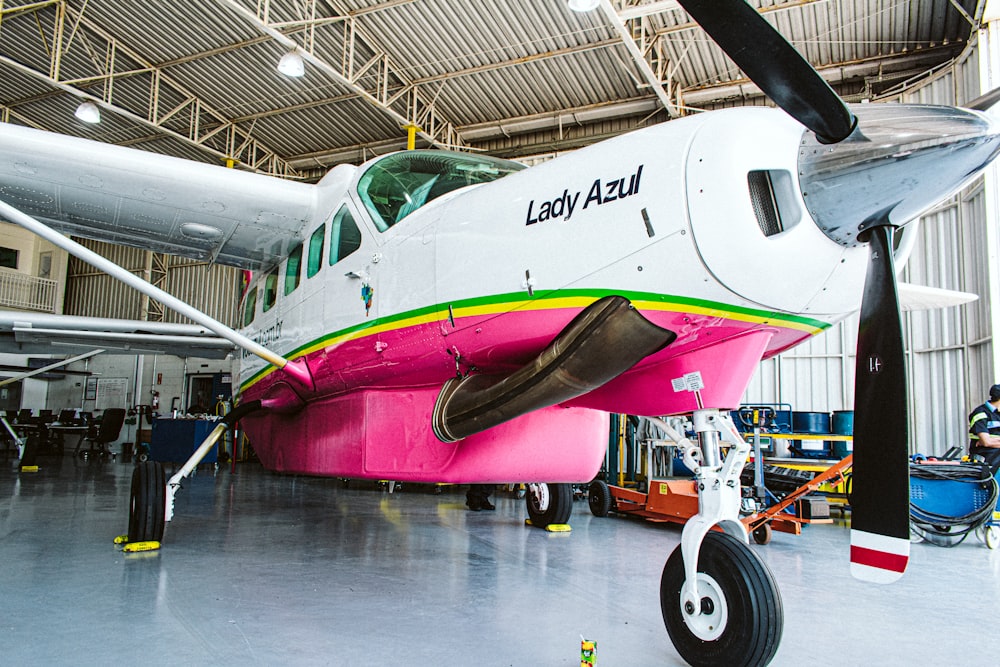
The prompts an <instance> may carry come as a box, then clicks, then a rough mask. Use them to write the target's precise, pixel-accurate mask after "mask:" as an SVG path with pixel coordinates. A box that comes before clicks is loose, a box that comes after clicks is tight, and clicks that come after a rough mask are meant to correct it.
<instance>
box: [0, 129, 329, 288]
mask: <svg viewBox="0 0 1000 667" xmlns="http://www.w3.org/2000/svg"><path fill="white" fill-rule="evenodd" d="M0 199H2V200H3V201H5V202H7V203H8V204H10V205H11V206H13V207H15V208H17V209H20V210H21V211H23V212H24V213H26V214H28V215H30V216H33V217H35V218H37V219H38V220H40V221H41V222H43V223H45V224H47V225H49V226H51V227H52V228H54V229H57V230H59V231H60V232H62V233H64V234H71V235H75V236H80V237H84V238H89V239H96V240H100V241H107V242H109V243H115V244H119V245H127V246H133V247H138V248H144V249H148V250H153V251H155V252H163V253H169V254H173V255H181V256H184V257H191V258H193V259H201V260H206V261H211V262H218V263H220V264H228V265H231V266H237V267H240V268H245V269H252V270H261V269H265V268H268V267H270V266H273V265H274V264H276V263H277V262H279V261H280V260H281V259H282V258H283V257H284V256H286V255H287V254H288V250H289V249H290V248H291V247H292V246H294V244H296V243H298V242H300V241H301V239H302V235H303V229H304V228H305V226H306V225H307V224H308V222H309V221H310V220H311V219H312V218H313V216H314V212H315V208H316V186H313V185H309V184H305V183H297V182H294V181H286V180H282V179H279V178H273V177H270V176H264V175H260V174H253V173H250V172H245V171H238V170H235V169H226V168H224V167H222V166H214V165H210V164H202V163H197V162H192V161H190V160H182V159H179V158H174V157H169V156H166V155H158V154H156V153H150V152H146V151H137V150H133V149H127V148H123V147H120V146H113V145H110V144H104V143H100V142H96V141H90V140H87V139H81V138H78V137H70V136H66V135H61V134H53V133H51V132H43V131H40V130H35V129H32V128H27V127H21V126H18V125H11V124H7V123H0Z"/></svg>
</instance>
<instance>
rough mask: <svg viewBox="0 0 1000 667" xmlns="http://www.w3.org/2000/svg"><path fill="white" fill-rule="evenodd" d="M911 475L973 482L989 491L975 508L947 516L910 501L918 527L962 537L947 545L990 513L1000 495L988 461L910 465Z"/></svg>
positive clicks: (999, 489) (911, 519)
mask: <svg viewBox="0 0 1000 667" xmlns="http://www.w3.org/2000/svg"><path fill="white" fill-rule="evenodd" d="M973 467H975V468H976V472H978V473H979V477H978V478H977V477H974V476H972V474H971V473H972V472H973V471H972V470H970V468H973ZM910 476H911V477H916V478H918V479H928V480H930V479H936V480H947V481H952V482H961V483H965V484H976V485H980V487H981V488H982V489H984V490H986V491H988V495H987V498H986V500H985V502H984V503H983V504H982V505H981V506H980V507H978V508H976V509H974V510H972V511H971V512H969V513H968V514H964V515H962V516H949V515H946V514H938V513H936V512H931V511H929V510H926V509H924V508H922V507H920V506H919V505H917V504H916V503H915V502H913V501H912V500H911V501H910V522H911V523H913V524H914V525H916V526H917V528H919V529H920V530H921V531H923V532H925V533H929V534H931V535H937V536H940V537H949V538H955V537H960V538H962V539H960V540H957V541H955V542H949V543H948V544H947V546H955V545H957V544H959V543H961V542H962V540H964V539H965V537H966V536H967V535H968V534H969V533H971V532H972V531H974V530H975V529H976V528H979V527H980V526H982V525H983V524H985V523H986V522H987V521H989V520H990V518H991V517H992V516H993V510H994V509H995V508H996V505H997V498H1000V488H998V486H997V481H996V479H995V478H994V477H993V475H992V472H991V470H990V467H989V466H987V465H982V464H980V465H978V466H968V465H962V466H954V465H940V466H935V465H911V466H910Z"/></svg>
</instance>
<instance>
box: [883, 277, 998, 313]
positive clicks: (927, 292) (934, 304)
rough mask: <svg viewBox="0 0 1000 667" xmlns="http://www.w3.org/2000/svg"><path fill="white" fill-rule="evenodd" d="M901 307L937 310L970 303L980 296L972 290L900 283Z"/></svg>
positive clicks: (906, 309) (905, 309)
mask: <svg viewBox="0 0 1000 667" xmlns="http://www.w3.org/2000/svg"><path fill="white" fill-rule="evenodd" d="M896 288H897V289H898V290H899V307H900V308H901V309H902V310H904V311H913V310H936V309H938V308H950V307H952V306H961V305H962V304H963V303H970V302H972V301H975V300H976V299H978V298H979V296H978V295H976V294H972V293H971V292H957V291H955V290H949V289H942V288H940V287H927V286H926V285H914V284H912V283H898V284H897V285H896Z"/></svg>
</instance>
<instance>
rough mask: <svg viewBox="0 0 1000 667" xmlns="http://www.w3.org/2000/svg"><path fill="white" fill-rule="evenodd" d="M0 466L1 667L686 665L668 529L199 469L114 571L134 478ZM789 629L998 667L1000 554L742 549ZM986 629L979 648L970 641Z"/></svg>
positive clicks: (927, 661) (837, 530) (778, 546)
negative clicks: (533, 522) (152, 542)
mask: <svg viewBox="0 0 1000 667" xmlns="http://www.w3.org/2000/svg"><path fill="white" fill-rule="evenodd" d="M38 462H39V464H40V467H39V470H38V472H18V471H17V470H14V469H12V468H11V466H10V463H9V459H8V460H7V461H6V462H5V463H4V465H3V466H2V467H0V564H2V565H0V636H2V637H3V649H2V651H0V664H6V665H27V664H33V665H107V664H112V663H118V664H130V663H132V664H140V663H141V664H150V665H180V664H183V665H208V664H211V665H398V664H408V665H413V664H417V665H477V666H480V665H482V666H494V665H498V666H500V665H516V666H521V665H527V666H536V665H542V666H546V665H570V666H572V665H577V664H578V660H579V656H580V638H581V635H582V636H584V637H586V638H588V639H593V640H596V641H597V660H598V663H597V664H599V665H604V666H613V665H628V666H632V667H635V666H645V665H680V664H683V663H682V662H681V660H680V658H679V657H678V656H677V653H676V652H675V651H674V649H673V647H672V645H671V643H670V640H669V637H668V636H667V633H666V631H665V629H664V626H663V622H662V619H661V617H660V609H659V598H658V589H659V578H660V573H661V570H662V568H663V564H664V562H665V560H666V558H667V556H668V555H669V554H670V552H671V551H672V550H673V548H674V547H675V546H676V545H677V544H678V542H679V539H680V530H679V528H677V527H675V526H664V525H654V524H651V523H647V522H643V521H639V520H636V519H633V518H625V517H620V516H615V515H611V516H609V517H607V518H597V517H594V516H593V515H592V514H591V513H590V511H589V509H588V506H587V504H586V502H578V503H577V504H576V507H575V510H574V514H573V518H572V519H571V522H570V523H571V525H572V532H570V533H565V534H559V533H547V532H544V531H541V530H538V529H535V528H530V527H526V526H525V525H524V518H525V516H526V514H525V508H524V501H523V500H518V499H516V498H514V497H513V495H508V494H505V493H499V494H496V495H495V496H494V502H495V503H496V506H497V509H496V511H495V512H470V511H468V510H467V509H466V507H465V505H464V499H465V498H464V489H461V488H454V487H446V488H445V489H444V491H443V492H442V493H441V494H434V493H432V492H431V491H430V490H429V488H428V487H410V488H408V489H407V488H404V490H403V491H401V492H399V491H397V492H395V493H392V494H389V493H386V492H385V491H379V490H376V489H375V487H374V485H373V484H371V483H367V482H366V483H360V482H352V483H351V484H350V485H349V486H346V487H345V486H344V484H343V483H342V482H340V481H338V480H330V479H316V478H307V477H296V476H279V475H273V474H270V473H268V472H265V471H264V470H262V469H260V468H259V467H256V466H255V465H253V464H241V465H239V466H237V469H236V472H235V473H231V472H230V471H229V470H228V469H221V470H218V471H214V470H212V469H211V468H207V469H202V470H200V471H199V472H198V473H197V474H196V476H195V477H194V478H192V479H190V480H188V481H187V482H186V486H185V488H184V489H183V490H182V491H181V492H180V494H179V495H178V502H177V512H176V515H175V517H174V521H173V522H172V523H171V524H169V525H168V527H167V533H166V536H165V539H164V544H163V548H162V549H161V550H160V551H158V552H149V553H138V554H123V553H122V552H121V550H120V548H119V547H116V546H115V545H114V544H113V542H112V541H113V538H114V537H115V536H116V535H118V534H121V533H124V532H125V530H126V528H127V518H126V505H127V503H128V495H129V484H130V477H131V472H132V465H131V464H125V463H121V462H111V461H107V462H101V461H98V460H91V461H81V460H79V459H74V458H72V457H71V456H69V455H67V456H64V457H52V458H49V457H40V458H39V461H38ZM754 549H755V550H756V551H757V552H758V553H759V554H761V556H762V557H763V558H764V560H765V561H766V562H767V564H768V565H769V566H770V568H771V569H772V570H773V572H774V573H775V576H776V579H777V582H778V586H779V588H780V591H781V595H782V601H783V605H784V613H785V627H784V636H783V639H782V643H781V647H780V648H779V650H778V653H777V656H776V658H775V660H774V661H773V662H772V664H773V665H788V666H792V665H802V664H807V663H830V664H837V665H931V664H934V665H951V664H962V665H995V664H997V655H998V653H1000V634H998V632H997V630H996V622H995V621H996V619H997V618H1000V550H997V551H990V550H988V549H987V548H986V547H985V546H984V544H983V542H982V541H980V540H979V539H977V538H975V537H970V538H969V539H968V540H966V541H965V542H964V543H962V544H960V545H959V546H956V547H953V548H942V547H939V546H934V545H930V544H926V543H925V544H914V545H913V554H912V559H911V564H910V569H909V571H908V573H907V574H906V575H905V576H904V578H903V579H902V581H901V582H899V583H896V584H893V585H890V586H876V585H871V584H863V583H861V582H857V581H855V580H853V579H852V578H851V577H850V575H849V573H848V560H847V554H848V530H847V529H846V527H845V524H844V522H843V521H840V522H839V523H835V524H833V525H812V526H807V527H806V529H805V532H804V533H803V534H802V535H801V536H798V537H795V536H791V535H784V534H779V533H776V534H775V535H774V538H773V539H772V541H771V542H770V544H768V545H766V546H758V545H755V546H754ZM977 626H979V627H981V628H982V631H981V633H978V634H977V632H976V631H975V628H976V627H977Z"/></svg>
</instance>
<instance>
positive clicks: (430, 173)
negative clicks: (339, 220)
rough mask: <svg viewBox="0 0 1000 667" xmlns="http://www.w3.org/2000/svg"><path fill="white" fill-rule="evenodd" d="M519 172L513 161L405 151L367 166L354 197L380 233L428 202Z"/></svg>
mask: <svg viewBox="0 0 1000 667" xmlns="http://www.w3.org/2000/svg"><path fill="white" fill-rule="evenodd" d="M521 169H524V165H522V164H519V163H517V162H511V161H509V160H501V159H499V158H492V157H488V156H485V155H470V154H467V153H450V152H447V151H435V150H418V151H405V152H402V153H395V154H393V155H389V156H387V157H385V158H383V159H381V160H379V161H378V162H376V163H375V164H373V165H372V166H370V167H369V168H368V170H367V171H366V172H365V173H364V175H363V176H362V177H361V181H360V182H359V183H358V194H359V195H361V201H363V202H364V204H365V206H366V207H367V208H368V211H369V212H370V213H371V215H372V219H373V220H374V221H375V226H376V227H378V229H379V231H382V232H384V231H385V230H387V229H389V228H390V227H392V226H393V225H394V224H396V223H397V222H399V221H400V220H402V219H403V218H405V217H406V216H408V215H409V214H411V213H413V212H414V211H416V210H417V209H418V208H420V207H421V206H423V205H424V204H426V203H427V202H429V201H431V200H432V199H436V198H438V197H440V196H441V195H443V194H446V193H448V192H451V191H452V190H457V189H458V188H464V187H465V186H467V185H477V184H479V183H489V182H490V181H495V180H497V179H498V178H502V177H504V176H506V175H508V174H512V173H514V172H515V171H520V170H521Z"/></svg>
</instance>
